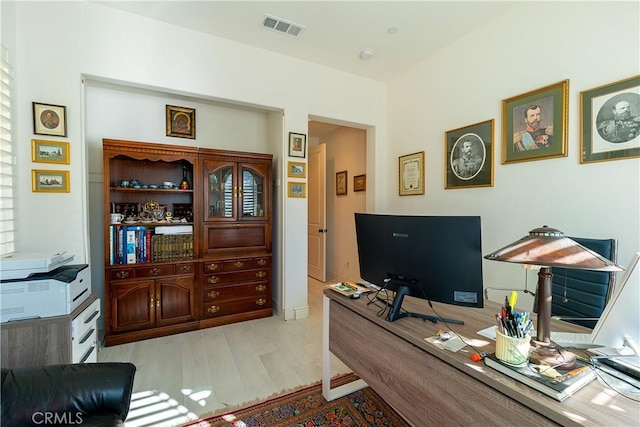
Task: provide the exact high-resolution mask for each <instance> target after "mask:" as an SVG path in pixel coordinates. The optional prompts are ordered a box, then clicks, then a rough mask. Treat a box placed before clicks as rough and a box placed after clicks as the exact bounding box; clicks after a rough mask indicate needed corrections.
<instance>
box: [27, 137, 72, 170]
mask: <svg viewBox="0 0 640 427" xmlns="http://www.w3.org/2000/svg"><path fill="white" fill-rule="evenodd" d="M31 161H32V162H35V163H59V164H62V165H68V164H69V143H68V142H58V141H44V140H41V139H32V140H31Z"/></svg>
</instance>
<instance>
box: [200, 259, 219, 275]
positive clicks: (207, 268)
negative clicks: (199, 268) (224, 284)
mask: <svg viewBox="0 0 640 427" xmlns="http://www.w3.org/2000/svg"><path fill="white" fill-rule="evenodd" d="M222 270H223V263H222V261H206V262H205V263H204V272H205V273H217V272H220V271H222Z"/></svg>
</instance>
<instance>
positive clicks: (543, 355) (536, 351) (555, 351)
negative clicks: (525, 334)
mask: <svg viewBox="0 0 640 427" xmlns="http://www.w3.org/2000/svg"><path fill="white" fill-rule="evenodd" d="M529 362H531V363H533V364H536V365H548V366H553V367H554V368H556V369H571V368H573V366H574V365H575V364H576V355H575V354H573V353H571V352H570V351H568V350H566V349H564V348H562V347H560V346H559V345H557V344H556V343H554V342H546V341H537V340H531V353H530V354H529Z"/></svg>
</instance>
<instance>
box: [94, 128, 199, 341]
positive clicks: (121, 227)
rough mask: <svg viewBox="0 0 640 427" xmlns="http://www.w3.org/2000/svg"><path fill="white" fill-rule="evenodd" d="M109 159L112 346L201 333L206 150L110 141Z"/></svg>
mask: <svg viewBox="0 0 640 427" xmlns="http://www.w3.org/2000/svg"><path fill="white" fill-rule="evenodd" d="M103 156H104V157H103V166H104V224H105V227H104V230H105V231H104V242H105V244H104V253H105V295H106V296H108V301H109V302H108V303H105V319H106V321H105V329H106V330H105V345H112V344H121V343H125V342H130V341H135V340H139V339H144V338H150V337H155V336H161V335H168V334H172V333H176V332H183V331H184V330H191V329H197V328H198V305H197V304H196V292H197V291H196V289H197V286H196V281H197V272H198V270H199V268H198V264H197V261H198V247H199V236H198V234H197V233H195V232H194V228H195V227H194V221H197V220H198V217H197V212H198V211H199V206H200V205H199V203H200V198H199V197H197V195H198V194H200V192H199V191H198V190H199V189H200V188H199V180H198V179H197V178H198V176H199V174H198V163H199V162H198V149H197V148H195V147H179V146H173V145H163V144H151V143H143V142H134V141H116V140H108V139H105V140H103ZM183 181H185V182H186V184H183V185H181V183H182V182H183ZM169 212H171V214H172V215H168V213H169ZM112 213H122V214H123V216H124V217H123V220H122V221H121V223H119V224H114V223H112V221H111V214H112ZM169 217H171V219H169Z"/></svg>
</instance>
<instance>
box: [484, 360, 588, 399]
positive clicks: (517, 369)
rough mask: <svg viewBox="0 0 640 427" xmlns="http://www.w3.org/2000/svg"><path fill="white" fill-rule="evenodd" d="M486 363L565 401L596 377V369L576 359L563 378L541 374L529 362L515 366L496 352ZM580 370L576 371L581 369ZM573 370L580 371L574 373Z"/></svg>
mask: <svg viewBox="0 0 640 427" xmlns="http://www.w3.org/2000/svg"><path fill="white" fill-rule="evenodd" d="M484 363H485V365H487V366H489V367H491V368H493V369H495V370H497V371H499V372H502V373H503V374H505V375H508V376H510V377H511V378H513V379H515V380H517V381H520V382H521V383H523V384H526V385H528V386H529V387H531V388H534V389H536V390H538V391H539V392H542V393H544V394H546V395H547V396H550V397H552V398H554V399H556V400H559V401H563V400H565V399H566V398H567V397H569V396H571V395H572V394H574V393H575V392H576V391H578V390H580V389H581V388H582V387H584V386H585V385H587V384H589V383H590V382H591V381H592V380H593V379H594V378H595V377H596V374H595V371H594V370H593V368H592V367H591V366H590V365H589V364H588V363H586V362H583V361H581V360H579V359H577V360H576V365H575V367H574V368H573V369H572V370H571V371H568V373H563V374H564V375H563V378H561V380H560V381H559V380H556V379H555V378H553V377H549V376H546V375H542V374H539V373H538V372H536V370H535V368H534V367H533V366H531V365H529V364H526V365H524V366H514V365H510V364H508V363H504V362H502V361H500V360H499V359H498V358H497V357H496V356H495V354H490V355H488V356H486V357H485V358H484ZM579 369H581V370H580V371H576V370H579ZM572 372H578V373H577V374H575V375H572Z"/></svg>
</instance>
